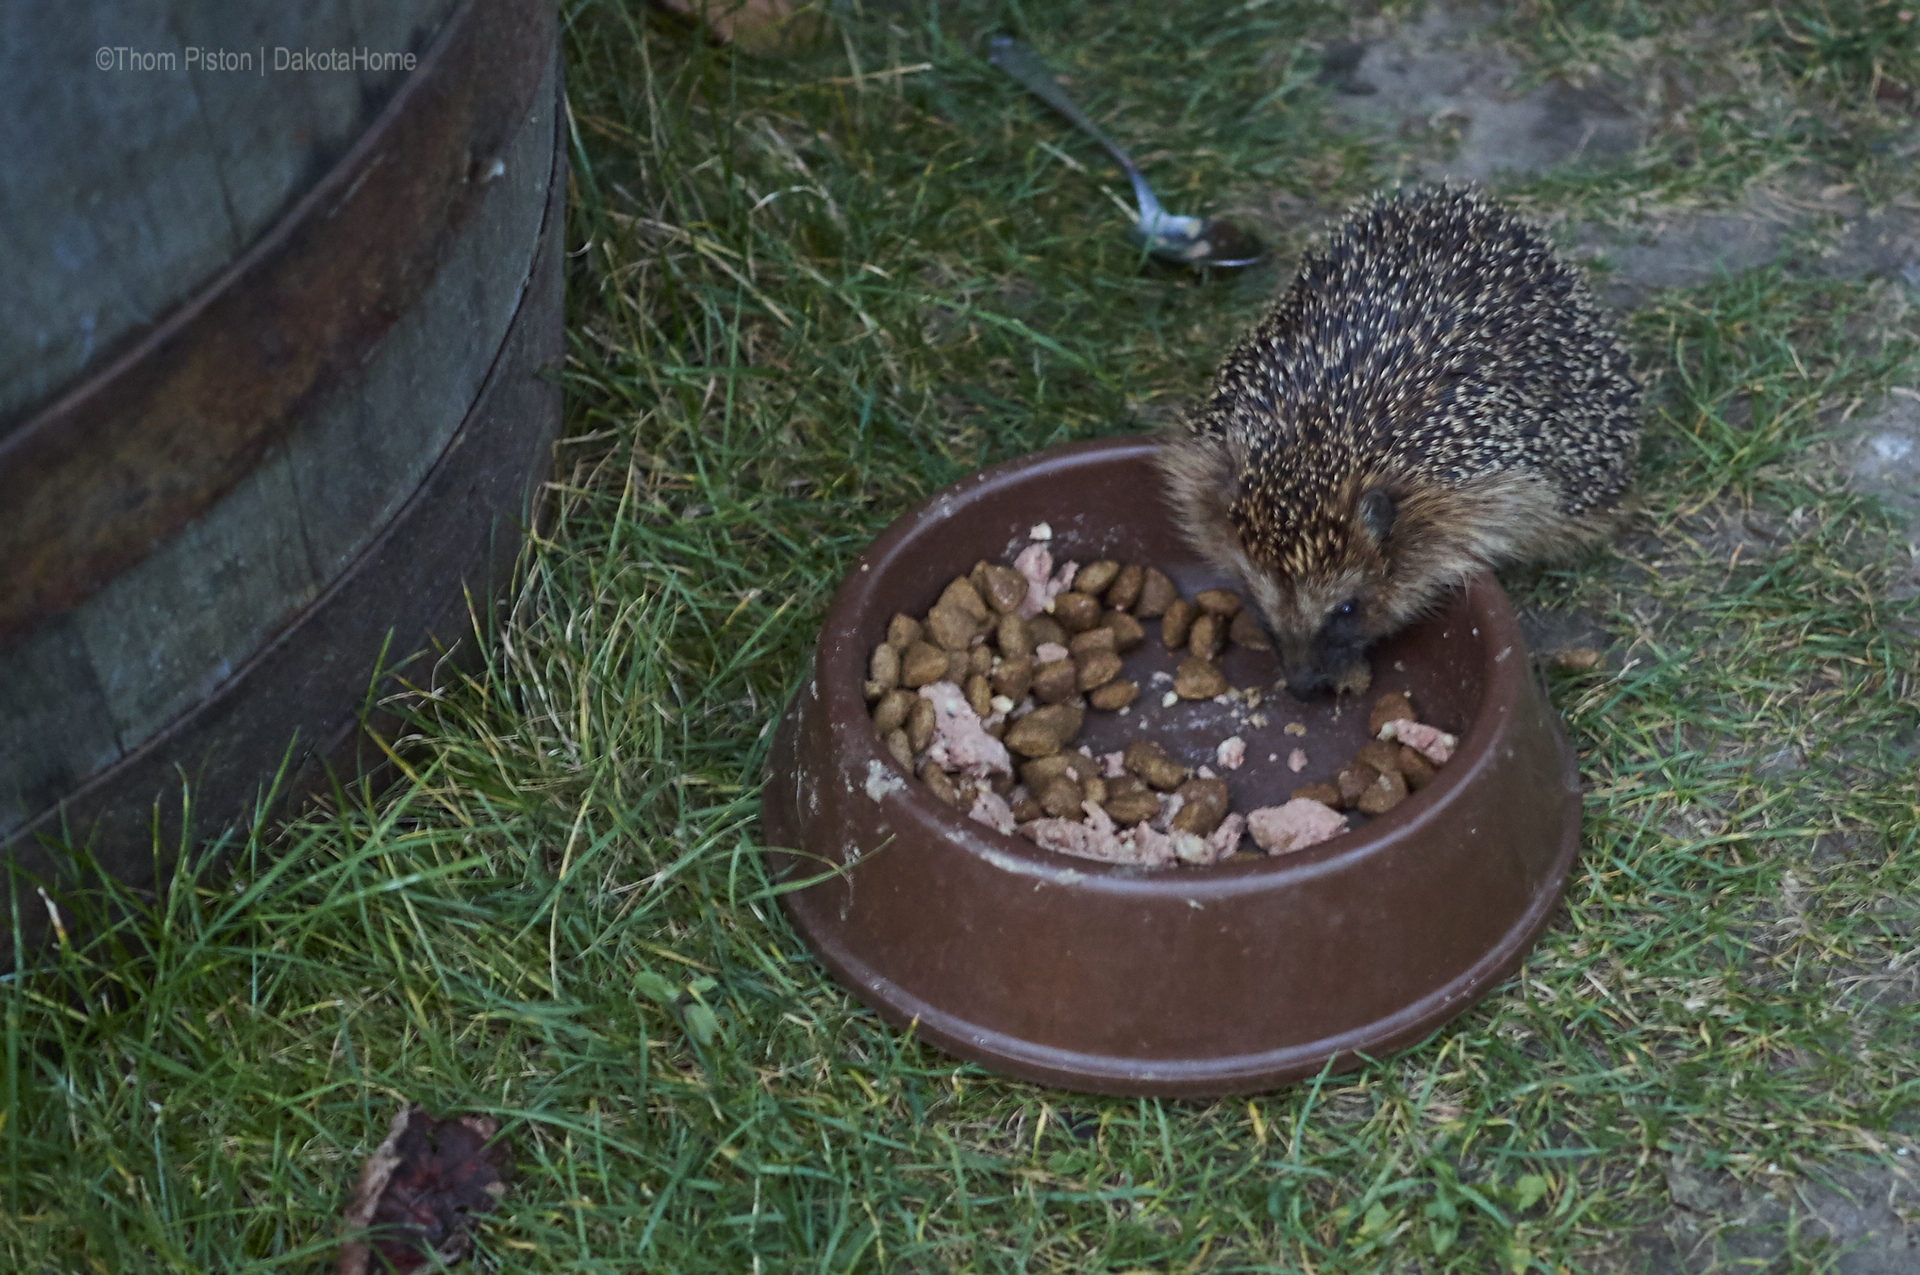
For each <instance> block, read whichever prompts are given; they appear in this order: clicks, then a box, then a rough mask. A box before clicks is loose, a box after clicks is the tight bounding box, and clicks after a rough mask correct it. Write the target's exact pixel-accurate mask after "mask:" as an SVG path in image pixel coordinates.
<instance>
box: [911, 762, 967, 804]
mask: <svg viewBox="0 0 1920 1275" xmlns="http://www.w3.org/2000/svg"><path fill="white" fill-rule="evenodd" d="M920 782H921V783H923V784H925V785H926V786H927V787H929V788H931V789H933V795H934V796H936V797H938V798H939V799H940V800H942V801H944V802H946V803H947V804H948V805H949V806H958V805H959V804H960V794H959V793H958V792H957V791H955V789H954V786H953V780H951V779H949V778H948V777H947V772H946V771H944V770H942V769H940V768H939V767H938V766H936V765H934V764H933V763H932V762H928V763H927V764H926V765H924V766H922V767H921V768H920Z"/></svg>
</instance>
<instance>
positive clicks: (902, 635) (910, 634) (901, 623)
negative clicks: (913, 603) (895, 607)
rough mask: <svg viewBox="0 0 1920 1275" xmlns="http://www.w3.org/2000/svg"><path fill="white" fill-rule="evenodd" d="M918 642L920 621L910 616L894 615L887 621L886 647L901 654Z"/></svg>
mask: <svg viewBox="0 0 1920 1275" xmlns="http://www.w3.org/2000/svg"><path fill="white" fill-rule="evenodd" d="M919 640H920V621H918V620H916V619H914V618H913V617H912V616H907V615H896V616H894V617H893V618H892V619H891V620H888V621H887V645H888V646H890V647H892V648H893V649H894V650H896V651H899V652H900V653H902V654H905V653H906V649H907V648H908V647H910V646H912V645H913V644H914V643H915V642H918V641H919Z"/></svg>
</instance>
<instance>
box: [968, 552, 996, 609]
mask: <svg viewBox="0 0 1920 1275" xmlns="http://www.w3.org/2000/svg"><path fill="white" fill-rule="evenodd" d="M992 565H993V564H992V563H990V562H988V561H987V560H986V559H985V558H982V559H980V561H978V562H976V563H974V564H973V570H971V571H969V572H967V583H968V584H970V585H972V586H973V591H974V593H975V594H977V595H979V598H980V600H981V601H982V602H985V601H986V600H987V568H988V567H990V566H992Z"/></svg>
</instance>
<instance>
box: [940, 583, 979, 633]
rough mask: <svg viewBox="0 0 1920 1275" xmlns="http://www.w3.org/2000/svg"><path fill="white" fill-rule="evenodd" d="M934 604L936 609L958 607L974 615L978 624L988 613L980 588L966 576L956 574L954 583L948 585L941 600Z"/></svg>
mask: <svg viewBox="0 0 1920 1275" xmlns="http://www.w3.org/2000/svg"><path fill="white" fill-rule="evenodd" d="M933 605H934V607H935V608H936V609H938V608H939V607H958V608H959V609H960V610H961V611H963V612H965V613H966V614H967V615H969V616H971V617H973V620H974V622H975V623H976V624H977V623H979V622H980V621H981V620H984V619H986V618H987V614H988V612H987V604H986V600H985V599H983V598H982V597H981V596H980V593H979V590H977V589H975V588H974V587H973V582H972V581H970V580H968V579H967V578H966V577H965V576H955V577H954V580H953V583H952V584H950V585H948V586H947V587H946V591H945V592H943V593H942V594H941V595H940V600H939V601H938V602H936V603H934V604H933Z"/></svg>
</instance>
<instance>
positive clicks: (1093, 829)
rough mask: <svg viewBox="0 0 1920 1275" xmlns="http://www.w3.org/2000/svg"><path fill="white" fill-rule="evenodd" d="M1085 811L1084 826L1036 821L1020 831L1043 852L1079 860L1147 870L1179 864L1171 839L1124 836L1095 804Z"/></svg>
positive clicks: (1138, 832)
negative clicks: (1124, 864) (1068, 855)
mask: <svg viewBox="0 0 1920 1275" xmlns="http://www.w3.org/2000/svg"><path fill="white" fill-rule="evenodd" d="M1081 809H1083V810H1085V811H1086V812H1087V817H1086V819H1085V820H1084V821H1082V822H1080V823H1075V822H1074V821H1073V820H1071V819H1033V820H1030V821H1028V822H1027V823H1023V824H1021V825H1020V831H1021V833H1022V834H1024V835H1025V836H1026V837H1027V838H1029V839H1030V840H1031V841H1032V842H1033V843H1034V844H1035V845H1037V846H1039V847H1040V848H1041V849H1042V850H1052V851H1054V852H1056V853H1058V854H1070V855H1073V856H1074V857H1075V858H1078V859H1098V860H1099V861H1101V862H1102V863H1128V864H1135V865H1138V866H1139V867H1143V868H1164V867H1168V866H1170V865H1171V864H1173V863H1174V862H1175V859H1174V854H1173V839H1172V838H1171V837H1167V836H1165V835H1163V834H1160V833H1156V832H1153V831H1152V830H1151V829H1147V828H1132V829H1129V830H1128V831H1127V832H1125V833H1122V832H1120V831H1118V830H1117V829H1116V828H1115V827H1114V826H1113V820H1112V819H1111V818H1110V817H1109V816H1108V815H1107V812H1106V811H1104V810H1102V809H1100V807H1098V806H1096V805H1094V804H1093V803H1092V802H1090V801H1089V802H1086V803H1085V804H1083V805H1082V806H1081ZM1142 834H1145V835H1142Z"/></svg>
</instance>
